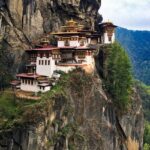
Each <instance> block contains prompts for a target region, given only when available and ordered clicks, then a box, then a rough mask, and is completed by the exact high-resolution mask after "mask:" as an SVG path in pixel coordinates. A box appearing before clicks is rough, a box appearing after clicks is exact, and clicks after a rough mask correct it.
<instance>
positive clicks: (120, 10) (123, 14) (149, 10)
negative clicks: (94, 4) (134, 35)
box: [99, 0, 150, 30]
mask: <svg viewBox="0 0 150 150" xmlns="http://www.w3.org/2000/svg"><path fill="white" fill-rule="evenodd" d="M99 12H100V14H102V16H103V19H104V21H108V19H109V20H110V21H112V22H113V23H114V24H116V25H118V26H121V27H125V28H128V29H134V30H150V0H102V5H101V8H100V10H99Z"/></svg>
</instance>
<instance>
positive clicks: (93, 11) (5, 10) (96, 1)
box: [0, 0, 101, 74]
mask: <svg viewBox="0 0 150 150" xmlns="http://www.w3.org/2000/svg"><path fill="white" fill-rule="evenodd" d="M100 4H101V0H0V16H1V26H0V31H1V36H0V40H1V42H5V48H7V49H8V50H9V52H10V53H11V55H12V57H13V59H14V61H13V64H11V65H12V67H13V69H12V70H13V71H14V74H15V73H16V72H18V69H21V68H22V65H19V64H20V62H21V61H22V55H23V54H24V49H27V48H28V47H30V45H31V44H32V42H35V41H36V40H37V39H38V37H41V36H42V35H43V34H44V33H49V32H52V31H56V30H59V27H60V26H61V25H63V24H64V23H65V21H66V20H69V19H71V18H72V19H75V20H77V21H79V22H80V23H82V24H84V25H86V26H87V25H88V27H90V28H93V29H94V28H95V25H96V24H95V22H96V20H97V19H98V20H99V21H101V16H99V15H98V9H99V7H100Z"/></svg>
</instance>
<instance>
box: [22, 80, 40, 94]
mask: <svg viewBox="0 0 150 150" xmlns="http://www.w3.org/2000/svg"><path fill="white" fill-rule="evenodd" d="M21 90H23V91H27V92H39V90H40V89H39V87H38V82H37V81H33V85H31V84H29V83H25V82H24V83H23V82H22V80H21Z"/></svg>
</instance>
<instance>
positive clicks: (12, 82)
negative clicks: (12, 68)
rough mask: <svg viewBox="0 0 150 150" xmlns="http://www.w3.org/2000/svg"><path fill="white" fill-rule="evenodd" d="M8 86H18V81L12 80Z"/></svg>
mask: <svg viewBox="0 0 150 150" xmlns="http://www.w3.org/2000/svg"><path fill="white" fill-rule="evenodd" d="M10 84H11V85H14V86H16V85H19V84H20V81H18V80H13V81H11V82H10Z"/></svg>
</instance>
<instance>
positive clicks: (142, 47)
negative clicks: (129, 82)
mask: <svg viewBox="0 0 150 150" xmlns="http://www.w3.org/2000/svg"><path fill="white" fill-rule="evenodd" d="M116 38H117V40H118V41H119V42H120V43H121V45H122V46H123V47H124V48H125V49H126V51H127V52H128V54H129V56H130V58H131V61H132V64H133V70H134V74H135V77H136V78H137V79H139V80H141V81H142V82H144V83H145V84H147V85H150V31H132V30H127V29H124V28H117V30H116Z"/></svg>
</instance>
